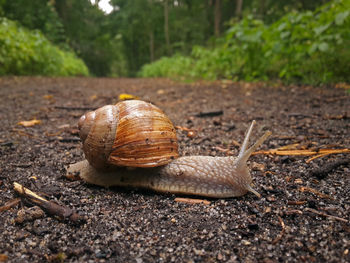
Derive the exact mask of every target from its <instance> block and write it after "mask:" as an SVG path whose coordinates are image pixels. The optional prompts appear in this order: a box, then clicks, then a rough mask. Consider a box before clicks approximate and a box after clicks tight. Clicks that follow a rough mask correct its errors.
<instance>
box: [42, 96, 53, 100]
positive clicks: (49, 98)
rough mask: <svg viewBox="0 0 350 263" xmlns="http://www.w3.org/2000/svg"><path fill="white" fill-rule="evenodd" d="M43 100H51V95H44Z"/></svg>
mask: <svg viewBox="0 0 350 263" xmlns="http://www.w3.org/2000/svg"><path fill="white" fill-rule="evenodd" d="M43 98H44V99H46V100H52V99H53V96H52V95H44V96H43Z"/></svg>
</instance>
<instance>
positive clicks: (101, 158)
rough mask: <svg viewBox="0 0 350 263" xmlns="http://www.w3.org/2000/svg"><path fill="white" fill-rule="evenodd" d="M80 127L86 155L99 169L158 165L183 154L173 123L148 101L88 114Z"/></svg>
mask: <svg viewBox="0 0 350 263" xmlns="http://www.w3.org/2000/svg"><path fill="white" fill-rule="evenodd" d="M78 126H79V130H80V133H79V135H80V138H81V140H82V141H83V151H84V153H85V157H86V159H87V160H88V161H89V163H90V164H91V165H92V166H93V167H95V168H96V169H103V168H107V167H108V166H110V165H116V166H129V167H155V166H160V165H164V164H167V163H169V162H170V161H172V160H173V159H175V158H177V157H178V156H179V153H178V143H177V138H176V131H175V128H174V126H173V124H172V122H171V121H170V120H169V118H168V117H167V116H166V115H165V114H164V113H163V112H162V111H161V110H160V109H159V108H158V107H156V106H154V105H152V104H150V103H147V102H144V101H140V100H129V101H122V102H119V103H117V104H116V105H106V106H104V107H101V108H99V109H97V110H95V111H91V112H88V113H86V114H84V115H83V116H82V117H81V118H80V120H79V124H78Z"/></svg>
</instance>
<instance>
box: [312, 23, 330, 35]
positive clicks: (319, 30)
mask: <svg viewBox="0 0 350 263" xmlns="http://www.w3.org/2000/svg"><path fill="white" fill-rule="evenodd" d="M330 25H331V23H328V24H325V25H322V26H319V27H316V28H314V32H315V33H316V36H319V35H321V34H322V33H323V32H324V31H326V30H327V29H328V28H329V26H330Z"/></svg>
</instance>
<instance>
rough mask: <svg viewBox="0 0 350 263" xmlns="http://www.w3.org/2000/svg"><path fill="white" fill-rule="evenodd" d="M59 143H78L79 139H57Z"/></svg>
mask: <svg viewBox="0 0 350 263" xmlns="http://www.w3.org/2000/svg"><path fill="white" fill-rule="evenodd" d="M58 140H59V141H60V142H80V141H81V139H80V138H77V137H68V138H59V139H58Z"/></svg>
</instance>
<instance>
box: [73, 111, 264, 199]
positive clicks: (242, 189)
mask: <svg viewBox="0 0 350 263" xmlns="http://www.w3.org/2000/svg"><path fill="white" fill-rule="evenodd" d="M153 107H155V106H153ZM157 109H158V108H157ZM97 111H98V110H97ZM134 116H135V115H134ZM136 116H137V114H136ZM82 118H83V119H84V117H82ZM85 118H87V117H85ZM166 122H168V121H166ZM254 124H255V121H253V122H252V124H251V125H250V128H249V129H248V131H247V134H246V137H245V139H244V142H243V144H242V147H241V150H240V153H239V155H238V157H212V156H182V157H178V154H177V144H176V143H174V141H173V139H174V138H173V137H172V136H173V135H170V138H167V140H168V143H170V145H172V146H171V147H168V146H165V148H166V149H168V152H167V154H168V157H166V158H164V159H162V158H157V160H158V159H160V160H162V162H163V163H162V164H160V165H158V164H155V162H154V161H151V162H149V163H152V164H151V165H149V164H148V165H147V166H140V165H139V161H138V160H136V164H137V165H135V166H129V167H123V166H120V165H119V166H118V165H111V164H110V163H108V164H107V165H106V166H105V167H102V165H101V163H102V162H101V160H98V162H97V165H95V164H93V159H94V158H87V160H84V161H81V162H78V163H76V164H72V165H70V166H69V168H68V170H67V173H68V174H77V173H78V174H79V176H80V177H81V178H82V179H83V180H84V181H86V182H88V183H91V184H96V185H100V186H104V187H110V186H127V187H137V188H148V189H152V190H154V191H157V192H168V193H176V194H187V195H200V196H207V197H214V198H225V197H235V196H241V195H244V194H246V193H247V192H248V191H250V192H252V193H254V194H255V195H257V196H260V194H259V193H257V192H256V191H255V190H254V189H253V188H252V187H251V183H252V177H251V175H250V172H249V169H248V167H247V165H246V162H247V160H248V158H249V157H250V155H251V154H252V153H253V152H254V151H255V150H256V149H257V148H258V147H259V146H260V145H261V144H262V143H263V142H264V140H265V139H266V138H267V137H268V136H269V135H270V132H266V133H265V134H264V135H263V136H262V137H261V138H260V139H258V141H257V142H256V143H255V144H254V145H253V146H251V147H250V148H248V141H249V138H250V136H251V133H252V129H253V126H254ZM141 126H142V125H141ZM79 127H80V130H81V131H82V130H84V129H82V127H83V125H82V124H81V123H80V125H79ZM96 130H99V129H98V128H95V131H96ZM170 130H172V129H170ZM170 130H169V129H167V131H168V132H170ZM163 135H164V134H163ZM88 136H92V135H88ZM99 136H100V135H99ZM113 136H114V135H113ZM113 136H112V137H113ZM168 136H169V135H168ZM175 136H176V134H175ZM83 137H84V136H83ZM83 137H82V140H83V141H84V139H83ZM102 137H104V138H108V137H109V135H108V136H107V135H104V136H102ZM146 137H147V136H146ZM99 138H101V137H99ZM162 138H163V137H162ZM146 139H149V138H148V137H147V138H146ZM98 140H100V139H98ZM144 140H145V139H144ZM148 141H150V139H149V140H148ZM108 144H109V145H110V144H111V143H108ZM91 145H94V144H91V143H90V146H91ZM174 145H175V146H174ZM174 147H175V148H176V149H175V148H174ZM85 148H86V146H83V149H84V152H85V151H86V150H85ZM98 148H99V147H98ZM152 149H154V148H152ZM102 152H103V151H102ZM107 152H113V150H112V151H111V150H108V151H107ZM141 152H143V150H141ZM151 152H152V151H151ZM169 152H170V153H169ZM88 154H90V153H89V152H88ZM88 154H86V152H85V155H88ZM156 155H157V154H156ZM102 156H106V154H105V152H103V153H102ZM169 156H170V157H169ZM177 157H178V158H177ZM95 158H96V157H95ZM117 158H118V157H117ZM142 158H144V157H142ZM107 159H110V158H107ZM136 159H137V158H136ZM151 159H152V158H151ZM165 159H167V160H166V161H165ZM152 160H153V159H152ZM164 163H165V164H164Z"/></svg>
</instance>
